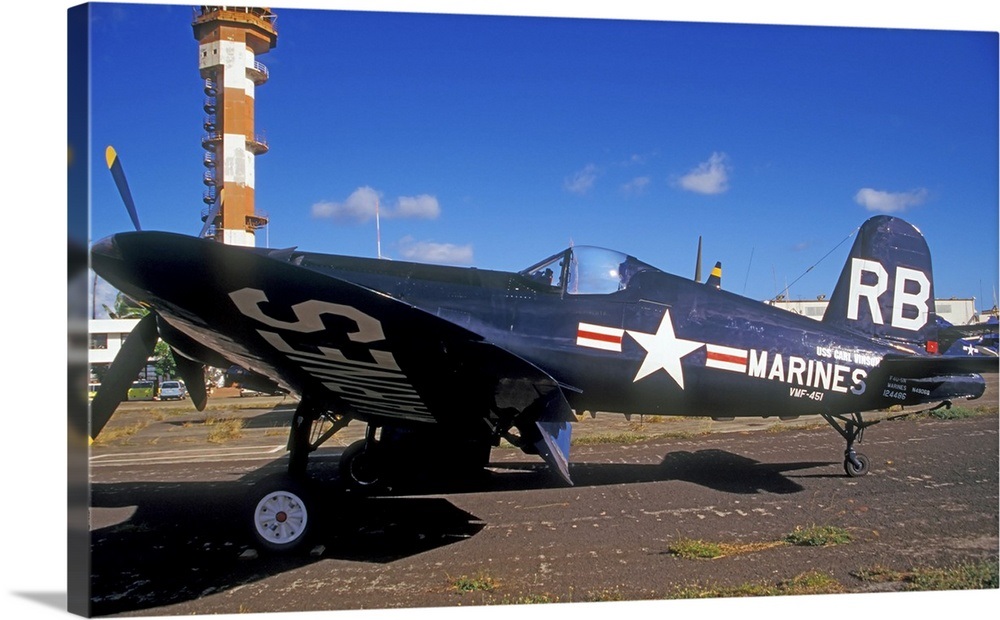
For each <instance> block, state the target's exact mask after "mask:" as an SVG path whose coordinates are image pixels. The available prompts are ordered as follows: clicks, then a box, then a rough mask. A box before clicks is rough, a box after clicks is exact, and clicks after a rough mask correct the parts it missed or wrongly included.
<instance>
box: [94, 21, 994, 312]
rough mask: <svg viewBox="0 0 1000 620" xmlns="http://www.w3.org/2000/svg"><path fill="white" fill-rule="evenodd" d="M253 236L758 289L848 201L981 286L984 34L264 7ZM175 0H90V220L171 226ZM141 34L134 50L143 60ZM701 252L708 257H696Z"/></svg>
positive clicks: (776, 284)
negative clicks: (564, 261) (626, 264)
mask: <svg viewBox="0 0 1000 620" xmlns="http://www.w3.org/2000/svg"><path fill="white" fill-rule="evenodd" d="M275 12H276V13H277V15H278V19H277V29H278V36H279V39H278V45H277V47H276V48H275V49H274V50H272V51H271V52H269V53H268V54H266V55H262V56H260V57H259V58H258V60H260V61H261V62H263V63H264V64H266V65H267V66H268V68H269V70H270V76H271V77H270V80H269V81H268V82H267V83H266V84H264V85H263V86H260V87H258V89H257V92H256V129H257V132H258V133H261V134H263V135H265V136H266V138H267V140H268V142H269V144H270V146H271V150H270V152H269V153H267V154H266V155H264V156H260V157H258V158H257V165H256V195H257V202H256V205H257V210H258V212H264V213H266V214H268V215H269V216H270V218H271V222H272V223H271V226H270V227H269V229H268V230H267V231H261V234H259V235H258V245H265V244H267V245H270V246H271V247H288V246H298V247H299V248H301V249H304V250H311V251H322V252H331V253H338V254H352V255H363V256H374V255H375V254H376V231H375V222H374V220H373V219H372V218H371V214H372V212H373V210H374V202H375V196H378V199H379V203H380V208H381V213H382V214H383V217H382V218H381V229H382V230H381V233H382V250H383V254H384V255H386V256H388V257H391V258H395V259H412V260H421V261H429V262H445V263H450V264H467V265H475V266H477V267H480V268H496V269H509V270H516V269H520V268H523V267H526V266H528V265H529V264H531V263H533V262H535V261H536V260H537V259H541V258H544V257H545V256H547V255H549V254H551V253H553V252H555V251H557V250H559V249H561V248H562V247H564V246H566V245H568V244H570V243H576V244H592V245H600V246H605V247H613V248H616V249H620V250H622V251H626V252H628V253H631V254H633V255H635V256H637V257H638V258H640V259H643V260H645V261H647V262H650V263H652V264H655V265H657V266H659V267H661V268H663V269H666V270H668V271H672V272H675V273H679V274H681V275H693V271H694V262H695V250H696V246H697V241H698V236H699V235H701V236H702V237H703V239H704V241H703V243H704V260H705V262H706V263H708V264H709V265H710V264H713V263H714V261H716V260H721V261H722V262H723V269H724V278H723V285H724V287H725V288H727V289H728V290H731V291H734V292H737V293H741V294H745V295H747V296H749V297H752V298H756V299H767V298H770V297H773V296H774V295H775V294H776V293H778V292H779V291H781V290H782V289H783V288H784V287H785V286H786V285H789V284H792V283H793V282H794V285H793V286H792V287H791V291H790V296H792V297H798V298H812V297H815V296H816V295H818V294H823V293H826V294H829V293H830V292H832V289H833V285H834V283H835V281H836V278H837V275H838V274H839V271H840V269H841V267H842V265H843V261H844V260H845V257H846V253H847V250H848V249H849V247H850V243H849V242H847V243H844V244H843V245H842V246H840V247H839V248H838V249H837V250H836V251H834V252H833V253H832V254H830V256H829V257H828V258H826V259H825V260H823V261H822V262H820V263H819V265H817V266H816V267H815V269H813V270H812V271H811V272H810V273H809V274H808V276H806V277H804V278H802V279H801V280H798V281H796V280H797V279H798V278H799V277H800V276H802V274H803V273H805V272H806V270H807V269H809V268H810V267H811V266H813V265H814V264H815V263H816V262H817V261H819V260H820V259H822V258H823V257H824V256H825V255H827V253H829V252H830V251H831V250H833V249H834V248H835V247H837V244H838V243H840V242H842V241H843V240H844V239H845V238H846V237H847V236H848V235H850V234H851V232H852V231H853V230H854V229H856V228H857V227H858V226H859V225H860V224H861V223H862V222H863V221H864V220H865V219H866V218H867V217H869V216H871V215H874V214H876V213H895V214H898V215H901V216H902V217H904V218H906V219H908V220H909V221H911V222H912V223H914V224H915V225H917V226H918V227H919V228H920V229H921V230H922V231H923V232H924V233H925V235H926V237H927V239H928V242H929V243H930V245H931V249H932V252H933V256H934V264H935V284H936V292H937V295H938V296H939V297H950V296H958V297H972V296H974V297H976V298H983V297H985V302H986V305H992V299H993V296H994V289H995V284H996V282H997V279H998V277H997V262H998V259H997V245H998V244H997V230H998V221H997V208H998V207H997V205H998V193H997V186H998V181H997V168H998V160H997V132H998V125H997V108H998V100H997V66H998V65H997V36H996V34H995V33H983V32H969V31H965V32H954V31H927V30H902V29H885V28H834V27H814V26H775V25H731V24H707V23H677V22H665V21H640V20H624V19H610V20H609V19H580V18H547V17H516V16H515V17H509V16H492V17H483V16H469V15H440V14H438V15H426V14H424V15H417V14H398V13H386V12H351V11H323V10H309V9H307V10H302V9H297V10H290V9H281V8H275ZM191 20H192V9H191V7H189V6H166V5H117V4H107V5H101V4H98V5H95V7H94V20H93V34H94V42H93V51H92V53H93V57H92V61H93V82H92V93H93V100H92V101H93V114H92V118H93V125H92V132H93V133H92V135H93V144H92V152H91V153H90V156H91V158H92V159H93V161H94V162H95V163H94V168H95V170H96V174H95V178H94V181H93V212H92V218H93V219H92V236H93V238H94V239H97V238H100V237H103V236H104V235H107V234H110V233H112V232H115V231H120V230H125V229H128V228H129V227H130V225H129V222H128V220H127V218H126V214H125V211H124V209H123V208H122V207H121V204H120V201H119V199H118V198H117V195H116V193H115V190H114V186H113V184H112V182H111V179H110V176H109V175H107V174H105V173H104V165H103V157H104V155H103V151H104V147H105V146H106V145H107V144H113V145H115V147H116V148H117V149H118V152H119V154H120V156H121V158H122V161H123V163H124V165H125V170H126V172H127V174H128V176H129V179H130V183H131V186H132V192H133V194H134V196H135V197H136V201H137V203H138V205H139V210H140V215H141V218H142V221H143V226H144V228H147V229H164V230H173V231H180V232H188V233H191V234H195V233H196V232H197V231H198V230H199V229H200V227H201V222H200V220H199V216H200V213H201V210H202V209H203V208H204V204H203V203H202V202H201V194H202V191H203V190H204V186H203V185H202V183H201V176H202V174H203V172H204V168H203V167H202V165H201V157H202V151H201V148H200V142H199V141H200V137H201V135H202V133H203V130H202V128H201V120H202V117H203V116H204V114H203V112H202V109H201V103H202V100H203V98H204V96H203V93H202V90H201V85H202V82H201V79H200V77H199V75H198V70H197V56H196V53H197V43H196V41H195V40H194V37H193V35H192V31H191V26H190V23H191ZM144 49H149V50H151V52H155V53H144V52H143V51H142V50H144ZM706 269H707V267H706Z"/></svg>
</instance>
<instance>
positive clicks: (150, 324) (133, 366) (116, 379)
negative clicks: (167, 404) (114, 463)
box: [90, 313, 158, 439]
mask: <svg viewBox="0 0 1000 620" xmlns="http://www.w3.org/2000/svg"><path fill="white" fill-rule="evenodd" d="M157 338H158V335H157V332H156V315H154V314H152V313H150V314H147V315H146V316H144V317H142V318H141V319H140V320H139V323H138V324H137V325H136V326H135V328H134V329H133V330H132V333H130V334H129V335H128V338H126V339H125V342H124V343H122V348H121V351H119V352H118V355H117V356H116V357H115V360H114V361H113V362H111V367H110V368H108V372H107V373H106V374H105V375H104V379H103V380H102V381H101V387H100V389H99V390H97V395H96V396H94V400H93V401H92V402H91V403H90V437H91V439H93V438H94V437H97V435H98V434H99V433H100V432H101V429H103V428H104V425H105V424H107V423H108V420H110V419H111V414H113V413H114V412H115V409H117V408H118V405H119V403H121V402H122V401H123V400H125V397H126V395H127V394H128V388H129V386H130V385H132V382H133V381H135V379H136V377H137V376H138V375H139V371H140V370H142V368H143V367H144V366H145V365H146V362H147V361H148V360H149V356H150V355H152V354H153V348H154V347H155V346H156V340H157Z"/></svg>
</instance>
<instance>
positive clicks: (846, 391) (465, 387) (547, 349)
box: [90, 157, 997, 549]
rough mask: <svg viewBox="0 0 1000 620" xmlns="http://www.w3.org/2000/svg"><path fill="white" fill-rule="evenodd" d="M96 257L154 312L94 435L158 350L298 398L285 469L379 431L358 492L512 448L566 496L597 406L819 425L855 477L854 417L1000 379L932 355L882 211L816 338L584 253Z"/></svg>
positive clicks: (366, 443)
mask: <svg viewBox="0 0 1000 620" xmlns="http://www.w3.org/2000/svg"><path fill="white" fill-rule="evenodd" d="M110 160H111V158H110V157H109V162H110ZM116 178H117V177H116ZM121 185H122V184H121V183H120V184H119V186H120V187H121ZM123 193H124V192H123ZM131 211H132V209H130V212H131ZM134 219H135V218H134ZM136 221H137V219H136ZM91 261H92V266H93V268H94V270H95V271H96V272H97V273H98V274H99V275H100V276H101V277H103V278H104V279H106V280H107V281H108V282H109V283H111V284H112V285H113V286H115V287H116V288H118V289H119V290H120V291H122V292H123V293H124V294H126V295H127V296H129V297H130V298H132V299H134V300H135V301H137V302H139V303H140V304H142V305H143V306H144V307H146V308H149V309H150V314H149V315H147V316H146V317H145V318H144V319H142V321H140V323H139V325H138V326H137V327H136V328H135V330H134V332H133V335H132V336H130V337H129V338H128V339H127V340H126V342H125V345H124V347H123V349H122V352H121V354H120V355H119V358H118V359H116V360H115V362H114V363H113V365H112V367H111V369H110V370H109V372H108V373H107V375H106V378H105V380H104V384H103V386H102V388H101V390H100V391H99V392H98V394H97V397H96V398H95V399H94V401H93V404H92V418H91V428H90V433H91V436H95V435H96V433H98V432H99V431H100V429H101V428H102V427H103V426H104V424H105V423H106V422H107V420H108V418H109V417H110V416H111V414H112V413H113V411H114V409H115V408H116V407H117V405H118V403H119V402H120V400H121V398H122V397H123V395H124V392H125V389H127V386H128V384H129V383H131V381H132V379H133V378H134V377H135V375H136V373H137V372H138V369H139V368H140V367H141V366H142V365H144V364H145V361H146V359H147V357H148V355H149V354H150V352H151V351H152V348H153V345H154V344H155V342H156V340H157V337H159V338H162V339H163V340H164V341H166V342H167V343H168V344H169V345H170V346H171V347H172V349H173V351H174V355H175V359H176V360H177V363H178V367H179V370H180V373H181V374H182V375H183V376H184V378H185V380H186V383H187V385H188V387H189V389H190V392H191V396H192V400H193V402H194V403H195V405H196V406H197V407H198V408H199V409H201V408H203V407H204V405H205V399H206V396H205V393H204V387H203V386H204V367H205V366H206V365H211V366H215V367H220V368H228V367H229V366H231V365H236V366H239V367H241V368H243V369H245V370H246V371H247V372H248V373H250V374H251V375H252V376H254V377H255V378H256V379H257V384H258V385H266V386H269V387H270V388H272V389H282V390H285V391H288V392H290V393H292V394H293V395H295V396H297V397H299V398H300V404H299V405H298V408H297V410H296V412H295V413H294V418H293V421H292V428H291V433H290V437H289V443H288V446H289V451H290V455H289V469H290V471H291V472H292V473H298V474H304V472H305V469H306V463H307V459H308V455H309V453H310V452H312V451H314V450H316V449H317V448H318V447H319V446H320V445H321V444H322V443H323V442H324V441H326V440H327V439H329V437H330V436H332V435H333V434H334V433H335V432H337V431H338V430H339V429H341V428H343V427H344V426H346V424H347V423H348V422H349V421H351V420H358V421H360V422H363V423H365V424H367V429H368V431H367V434H366V438H365V439H364V440H362V441H359V442H358V443H356V444H354V445H352V446H350V447H349V448H347V449H346V450H345V451H344V453H343V456H342V457H341V464H340V471H341V475H342V477H343V478H345V479H346V480H347V481H348V482H349V484H353V485H355V486H357V487H364V486H370V485H376V484H378V483H380V482H384V480H385V479H386V478H388V477H391V476H393V475H394V474H396V473H399V471H400V470H404V469H413V468H416V467H421V466H424V464H426V466H427V467H430V466H431V464H432V461H434V460H439V461H443V462H444V463H445V464H447V466H448V468H449V469H448V470H447V471H448V472H449V474H448V475H455V474H456V473H457V472H460V471H463V470H474V469H477V468H478V469H480V470H481V468H482V467H483V466H485V465H486V464H487V463H488V460H489V454H490V449H491V447H492V446H496V445H498V444H499V442H500V440H501V439H506V440H508V441H509V442H511V443H512V444H514V445H515V446H518V447H520V448H521V449H522V450H524V451H525V452H527V453H533V454H539V455H540V456H541V457H542V458H543V459H544V460H545V462H547V463H548V464H549V465H550V466H551V468H552V469H553V470H554V471H556V472H558V474H559V475H560V476H561V477H562V478H563V479H564V480H565V481H566V482H567V483H569V482H570V467H569V438H570V433H571V429H572V426H571V424H572V422H574V421H575V420H576V417H575V415H576V414H583V413H584V412H592V413H594V412H597V411H614V412H622V413H628V414H656V415H685V416H711V417H715V418H732V417H743V416H757V417H770V416H775V417H792V416H801V415H819V416H822V417H823V418H824V419H825V420H826V421H827V422H829V423H830V424H831V426H833V427H834V428H835V429H836V430H837V431H838V432H839V433H840V434H841V435H842V436H843V438H844V439H845V440H846V444H847V445H846V450H845V453H844V469H845V471H846V473H847V474H848V475H849V476H861V475H864V474H866V473H867V472H868V470H869V459H868V458H867V457H865V456H864V455H863V454H860V453H858V452H856V451H855V448H854V444H855V442H856V441H858V440H860V438H861V435H862V432H863V431H864V429H865V428H866V427H868V426H870V425H871V424H873V423H874V422H872V421H865V420H864V418H863V416H862V412H864V411H871V410H877V409H884V408H887V407H890V406H892V405H914V404H919V403H940V402H946V401H951V400H952V399H959V398H978V397H979V396H981V395H982V394H983V391H984V389H985V382H984V379H983V378H982V376H981V375H980V373H983V372H996V371H997V358H988V357H971V356H961V357H959V356H955V357H949V356H943V355H940V354H938V353H937V350H938V338H939V327H938V324H937V321H936V320H935V317H936V315H935V310H934V288H933V280H932V277H931V259H930V253H929V251H928V248H927V244H926V243H925V241H924V238H923V236H922V235H921V233H920V232H919V231H918V230H917V229H916V228H915V227H913V226H912V225H910V224H908V223H907V222H905V221H903V220H901V219H899V218H895V217H888V216H877V217H873V218H871V219H870V220H868V221H867V222H866V223H865V224H864V225H863V226H862V227H861V228H860V230H859V232H858V235H857V238H856V241H855V243H854V246H853V248H852V249H851V252H850V255H849V257H848V260H847V263H846V265H845V266H844V269H843V272H842V274H841V276H840V280H839V281H838V283H837V286H836V289H835V290H834V293H833V295H832V297H831V299H830V304H829V307H828V310H827V311H826V315H825V316H824V318H823V320H822V322H817V321H814V320H812V319H809V318H805V317H802V316H799V315H796V314H793V313H790V312H786V311H784V310H780V309H776V308H773V307H771V306H769V305H767V304H764V303H761V302H759V301H755V300H751V299H747V298H744V297H741V296H738V295H735V294H733V293H730V292H727V291H725V290H721V289H719V288H718V281H717V278H715V279H713V280H712V281H711V283H701V282H698V281H692V280H690V279H686V278H681V277H677V276H674V275H671V274H668V273H665V272H663V271H661V270H659V269H657V268H656V267H653V266H652V265H649V264H647V263H644V262H642V261H641V260H638V259H636V258H634V257H632V256H629V255H626V254H623V253H620V252H616V251H612V250H606V249H600V248H595V247H587V246H575V247H570V248H567V249H565V250H563V251H561V252H558V253H556V254H553V255H552V256H549V257H548V258H545V259H543V260H540V261H539V262H538V263H536V264H534V265H531V266H529V267H527V268H526V269H524V270H522V271H520V272H516V273H511V272H501V271H490V270H486V269H475V268H456V267H444V266H431V265H424V264H415V263H407V262H390V261H385V260H378V259H365V258H351V257H344V256H331V255H327V254H316V253H309V252H299V251H296V250H294V249H290V250H268V249H260V248H244V247H233V246H227V245H223V244H220V243H217V242H214V241H210V240H207V239H204V238H198V237H191V236H183V235H178V234H172V233H165V232H142V231H136V232H128V233H121V234H116V235H113V236H111V237H108V238H106V239H103V240H101V241H99V242H96V243H94V244H93V247H92V251H91ZM177 274H184V277H183V278H178V277H176V275H177ZM715 275H717V274H715ZM320 422H326V425H325V426H324V427H323V428H326V429H328V430H326V431H325V433H323V434H321V435H320V436H318V437H317V436H315V433H314V427H315V428H318V427H319V424H318V423H320ZM407 454H409V455H410V456H409V457H404V455H407ZM307 514H308V512H307V507H306V504H305V500H304V496H303V495H300V494H298V493H296V492H294V491H293V490H292V487H291V486H289V487H287V488H283V489H278V490H275V491H273V492H269V493H267V494H266V495H263V497H262V498H261V500H260V502H259V503H258V504H257V505H256V508H255V512H254V523H255V532H256V534H257V536H258V538H259V540H260V542H261V543H262V544H263V545H265V546H268V547H270V548H274V549H286V548H292V547H294V546H295V545H296V544H297V543H299V542H301V540H302V538H303V536H304V532H305V530H306V523H307V517H306V515H307Z"/></svg>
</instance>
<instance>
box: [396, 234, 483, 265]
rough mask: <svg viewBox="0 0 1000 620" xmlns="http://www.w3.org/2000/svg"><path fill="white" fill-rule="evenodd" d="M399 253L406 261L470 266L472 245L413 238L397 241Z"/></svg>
mask: <svg viewBox="0 0 1000 620" xmlns="http://www.w3.org/2000/svg"><path fill="white" fill-rule="evenodd" d="M399 253H400V255H401V256H402V257H403V258H405V259H406V260H411V261H416V262H420V263H435V264H439V265H471V264H472V260H473V259H472V245H471V244H470V245H455V244H452V243H434V242H432V241H417V240H415V239H414V238H413V237H403V238H402V239H400V240H399Z"/></svg>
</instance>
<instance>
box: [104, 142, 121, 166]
mask: <svg viewBox="0 0 1000 620" xmlns="http://www.w3.org/2000/svg"><path fill="white" fill-rule="evenodd" d="M104 159H105V160H106V161H107V162H108V168H110V167H111V164H113V163H115V160H116V159H118V153H116V152H115V147H113V146H109V147H108V148H106V149H104Z"/></svg>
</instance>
